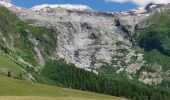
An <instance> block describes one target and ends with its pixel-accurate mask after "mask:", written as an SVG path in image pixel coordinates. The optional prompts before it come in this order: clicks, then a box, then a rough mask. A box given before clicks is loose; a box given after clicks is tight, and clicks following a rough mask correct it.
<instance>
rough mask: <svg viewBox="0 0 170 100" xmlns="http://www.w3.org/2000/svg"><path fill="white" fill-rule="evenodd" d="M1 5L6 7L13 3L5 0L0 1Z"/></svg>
mask: <svg viewBox="0 0 170 100" xmlns="http://www.w3.org/2000/svg"><path fill="white" fill-rule="evenodd" d="M0 5H3V6H5V7H12V6H13V5H12V4H10V3H7V2H4V1H0Z"/></svg>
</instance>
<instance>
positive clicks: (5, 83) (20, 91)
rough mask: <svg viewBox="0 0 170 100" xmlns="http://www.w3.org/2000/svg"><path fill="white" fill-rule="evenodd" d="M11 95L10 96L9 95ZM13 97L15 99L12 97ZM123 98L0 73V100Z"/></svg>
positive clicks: (117, 99) (109, 99) (95, 99)
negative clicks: (22, 79)
mask: <svg viewBox="0 0 170 100" xmlns="http://www.w3.org/2000/svg"><path fill="white" fill-rule="evenodd" d="M11 96H12V97H11ZM14 98H15V99H14ZM35 99H36V100H125V99H123V98H117V97H112V96H106V95H101V94H95V93H90V92H83V91H78V90H73V89H66V88H60V87H53V86H47V85H42V84H35V83H28V82H24V81H21V80H16V79H13V78H8V77H5V76H3V75H0V100H35Z"/></svg>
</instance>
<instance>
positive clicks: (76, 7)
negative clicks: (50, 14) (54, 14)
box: [31, 4, 92, 11]
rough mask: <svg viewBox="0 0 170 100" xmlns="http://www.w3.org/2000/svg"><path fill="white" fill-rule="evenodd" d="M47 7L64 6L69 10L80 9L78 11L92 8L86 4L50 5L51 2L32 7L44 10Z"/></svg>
mask: <svg viewBox="0 0 170 100" xmlns="http://www.w3.org/2000/svg"><path fill="white" fill-rule="evenodd" d="M46 8H53V9H54V8H63V9H67V10H78V11H84V10H92V9H91V8H90V7H88V6H86V5H72V4H61V5H59V4H54V5H50V4H43V5H38V6H34V7H32V8H31V9H32V10H43V9H46Z"/></svg>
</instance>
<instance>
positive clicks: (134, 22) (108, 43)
mask: <svg viewBox="0 0 170 100" xmlns="http://www.w3.org/2000/svg"><path fill="white" fill-rule="evenodd" d="M1 4H2V5H4V6H6V7H7V8H8V9H9V10H11V11H13V12H15V13H16V14H17V16H18V17H19V18H20V19H22V20H23V21H26V22H28V23H29V24H30V25H33V26H41V27H47V28H54V29H56V30H57V33H56V34H52V35H53V36H52V37H56V38H54V39H56V41H55V42H56V43H55V44H57V45H56V46H55V47H53V48H54V49H51V50H50V52H51V53H50V55H49V56H50V58H58V57H60V58H64V59H65V60H67V61H68V62H69V63H73V64H75V65H76V66H77V67H80V68H85V69H87V70H89V69H93V70H98V69H100V68H101V67H104V66H106V65H109V66H111V67H112V68H114V69H115V70H116V73H123V74H125V75H127V76H128V77H129V78H130V79H133V78H134V77H135V76H136V74H137V72H138V71H139V70H141V69H142V66H143V65H144V64H145V61H144V59H143V54H142V53H141V52H139V51H140V50H139V49H138V47H135V48H134V46H133V45H132V43H133V42H134V39H133V33H134V32H135V31H136V30H138V28H140V27H143V26H145V24H146V23H147V22H146V19H148V18H150V17H151V16H152V15H153V14H154V13H156V12H161V11H162V10H164V9H165V8H166V9H169V6H168V5H157V4H150V5H148V6H147V7H145V8H139V9H136V10H131V11H127V12H113V13H106V12H98V11H95V10H92V9H91V8H89V7H86V6H81V5H42V6H36V7H33V8H31V9H25V8H19V7H16V6H14V5H10V4H8V3H7V4H6V3H2V2H1ZM68 6H69V8H68ZM66 7H67V9H66ZM48 35H50V34H46V35H44V37H46V38H49V40H50V36H48ZM29 41H31V42H32V43H33V44H34V53H35V55H36V57H37V60H38V62H39V65H40V66H43V65H44V64H45V58H44V56H45V55H46V54H44V50H43V49H42V47H43V45H44V43H42V42H40V40H38V39H37V38H34V37H32V36H30V37H29ZM142 73H143V75H145V72H142ZM141 77H143V76H141ZM141 77H140V78H139V80H140V81H142V82H145V83H156V84H157V83H161V81H162V78H161V77H155V78H154V80H157V81H152V79H151V80H149V79H148V81H147V82H146V81H144V80H142V78H141ZM156 78H159V79H156Z"/></svg>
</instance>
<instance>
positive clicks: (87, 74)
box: [0, 1, 170, 100]
mask: <svg viewBox="0 0 170 100" xmlns="http://www.w3.org/2000/svg"><path fill="white" fill-rule="evenodd" d="M0 5H2V6H1V7H0V19H1V20H0V48H1V49H0V55H1V57H0V59H2V60H0V66H1V67H0V71H1V72H2V73H3V74H5V75H7V76H9V77H15V78H19V79H24V80H27V81H32V82H39V83H45V84H50V85H58V86H64V87H71V88H75V89H81V90H88V91H93V92H97V93H104V94H109V95H114V96H121V97H126V98H134V99H136V100H140V99H139V98H141V100H145V99H146V100H147V99H149V98H152V99H154V100H160V98H164V100H168V98H169V97H168V96H169V93H170V92H169V89H168V88H169V82H170V80H169V79H170V77H169V74H170V68H169V62H170V57H169V34H168V33H169V28H168V27H169V18H168V16H169V15H170V14H169V11H168V10H169V9H170V4H153V3H151V4H148V5H147V6H146V7H141V8H138V9H133V10H131V11H125V12H99V11H96V10H93V9H91V8H90V7H88V6H85V5H70V4H65V5H57V4H56V5H49V4H44V5H39V6H35V7H33V8H30V9H26V8H21V7H17V6H15V5H13V4H10V3H6V2H3V1H0ZM143 83H144V84H143ZM146 84H147V85H146ZM108 87H109V88H108ZM127 87H128V89H127ZM125 89H126V90H125ZM127 91H130V92H129V93H127Z"/></svg>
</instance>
